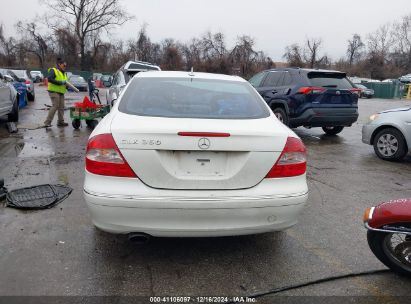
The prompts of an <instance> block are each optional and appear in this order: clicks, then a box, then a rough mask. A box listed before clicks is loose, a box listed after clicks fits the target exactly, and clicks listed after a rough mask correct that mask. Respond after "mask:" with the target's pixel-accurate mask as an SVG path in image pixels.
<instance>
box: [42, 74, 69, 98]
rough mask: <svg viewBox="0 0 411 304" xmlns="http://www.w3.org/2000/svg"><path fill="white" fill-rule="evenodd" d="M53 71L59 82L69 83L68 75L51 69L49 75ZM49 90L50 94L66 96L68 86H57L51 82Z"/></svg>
mask: <svg viewBox="0 0 411 304" xmlns="http://www.w3.org/2000/svg"><path fill="white" fill-rule="evenodd" d="M51 69H53V70H54V75H56V80H57V81H67V80H68V77H67V74H66V73H63V72H62V71H60V70H59V69H56V68H50V69H49V70H48V72H49V73H50V70H51ZM47 90H48V91H49V92H55V93H60V94H65V93H66V92H67V88H66V85H57V84H54V83H51V82H50V81H49V84H48V87H47Z"/></svg>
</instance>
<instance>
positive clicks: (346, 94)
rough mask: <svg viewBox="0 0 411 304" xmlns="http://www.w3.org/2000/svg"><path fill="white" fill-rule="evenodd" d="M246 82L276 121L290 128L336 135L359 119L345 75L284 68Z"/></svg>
mask: <svg viewBox="0 0 411 304" xmlns="http://www.w3.org/2000/svg"><path fill="white" fill-rule="evenodd" d="M249 82H250V83H251V84H252V85H253V86H254V87H255V88H256V90H257V91H258V92H259V93H260V94H261V96H262V97H263V98H264V99H265V101H266V102H267V104H268V105H269V106H270V108H271V109H272V110H273V112H274V114H275V115H276V116H277V118H278V119H279V120H280V121H281V122H283V123H284V124H285V125H288V126H290V127H292V128H296V127H299V126H305V127H308V128H312V127H322V129H323V130H324V132H325V133H327V134H329V135H335V134H338V133H340V132H341V131H342V130H343V129H344V127H349V126H351V125H352V124H353V123H354V122H356V121H357V119H358V96H359V93H360V90H359V89H357V88H356V87H355V86H354V85H353V84H352V83H351V82H350V81H349V80H348V79H347V77H346V74H345V73H342V72H338V71H328V70H312V69H300V68H284V69H271V70H266V71H263V72H261V73H258V74H257V75H255V76H253V77H252V78H251V79H250V80H249Z"/></svg>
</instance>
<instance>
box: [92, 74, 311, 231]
mask: <svg viewBox="0 0 411 304" xmlns="http://www.w3.org/2000/svg"><path fill="white" fill-rule="evenodd" d="M306 167H307V161H306V151H305V147H304V144H303V143H302V141H301V140H300V139H299V138H298V136H297V135H296V134H295V133H294V132H292V131H291V130H290V129H289V128H288V127H286V126H285V125H283V124H282V123H281V122H280V121H279V120H277V118H276V117H275V115H274V114H273V113H272V111H271V110H270V108H269V107H268V106H267V104H266V103H265V101H264V100H263V99H262V97H260V95H259V94H258V93H257V91H255V89H254V88H253V87H252V86H251V85H250V84H249V83H248V82H247V81H245V80H244V79H242V78H240V77H236V76H227V75H217V74H208V73H193V72H146V73H139V74H137V75H136V76H134V78H133V79H132V80H131V81H130V82H129V83H128V84H127V86H126V88H125V89H124V90H123V92H122V94H121V95H120V96H119V99H118V100H117V102H116V103H115V105H114V107H113V109H112V110H111V112H110V113H109V114H108V115H107V116H106V117H105V118H104V119H103V120H102V121H101V122H100V123H99V124H98V126H97V127H96V128H95V130H94V131H93V133H92V134H91V135H90V138H89V141H88V145H87V152H86V160H85V181H84V196H85V200H86V202H87V205H88V207H89V209H90V212H91V219H92V221H93V223H94V225H95V226H96V227H97V228H99V229H101V230H104V231H107V232H111V233H121V234H129V235H131V236H139V235H146V236H160V237H208V236H231V235H245V234H257V233H263V232H270V231H280V230H284V229H286V228H289V227H291V226H293V225H295V224H296V223H297V219H298V216H299V214H300V213H301V212H302V210H303V208H304V205H305V202H306V201H307V196H308V188H307V180H306Z"/></svg>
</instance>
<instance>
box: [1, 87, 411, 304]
mask: <svg viewBox="0 0 411 304" xmlns="http://www.w3.org/2000/svg"><path fill="white" fill-rule="evenodd" d="M83 95H84V94H76V93H70V94H68V95H67V104H68V105H69V104H70V103H74V102H77V101H80V100H81V99H82V96H83ZM100 95H101V96H102V100H104V101H105V97H104V91H101V92H100ZM44 104H50V100H49V97H48V95H47V92H46V89H45V87H39V86H36V101H35V102H33V103H30V104H29V106H28V107H27V108H25V109H22V110H21V112H20V114H21V119H20V130H19V132H18V133H17V134H9V133H8V132H7V130H6V129H5V127H4V125H5V120H4V118H3V120H0V177H3V178H4V179H5V184H6V186H7V187H8V188H9V189H15V188H19V187H25V186H29V185H36V184H42V183H65V184H68V185H69V186H71V187H72V188H73V189H74V191H73V193H72V194H71V196H70V197H69V198H68V199H67V200H66V201H64V202H63V203H62V204H60V205H58V206H57V207H55V208H53V209H50V210H44V211H34V212H21V211H17V210H13V209H10V208H4V207H3V205H0V206H1V207H0V230H1V232H2V237H1V238H0V248H1V250H0V269H1V273H2V275H1V276H0V294H1V295H19V296H22V295H48V296H62V295H71V296H74V295H76V296H78V295H80V296H86V295H97V296H100V295H113V296H117V295H127V296H154V295H156V296H158V295H162V296H195V295H197V296H200V295H201V296H211V295H213V296H221V295H250V294H253V293H256V292H260V291H265V290H269V289H273V288H276V287H281V286H286V285H291V284H296V283H303V282H306V281H310V280H316V279H319V278H324V277H328V276H335V275H339V274H347V273H352V272H360V271H368V270H377V269H384V265H382V264H381V263H380V262H379V261H378V260H377V259H376V258H375V257H374V256H373V254H372V253H371V251H370V250H369V248H368V245H367V241H366V230H365V229H364V228H363V226H362V221H361V219H362V213H363V211H364V209H365V208H366V207H369V206H371V205H375V204H376V203H378V202H380V201H384V200H389V199H394V198H404V197H411V157H410V156H408V157H407V158H406V159H405V160H404V161H403V162H401V163H391V162H384V161H382V160H380V159H378V158H377V157H376V155H375V154H374V151H373V148H372V147H371V146H367V145H364V144H363V143H362V142H361V127H362V124H363V123H364V122H365V121H366V120H367V118H368V117H369V115H371V114H372V113H374V112H377V111H380V110H384V109H389V108H395V107H401V106H406V105H411V102H410V101H406V100H381V99H369V100H368V99H367V100H365V99H361V100H360V102H359V105H360V110H359V111H360V118H359V120H358V122H357V123H356V124H355V125H353V126H352V127H351V128H346V129H345V130H344V131H343V132H342V133H341V134H340V135H338V136H325V135H323V132H322V130H321V129H310V130H308V129H304V128H298V129H296V130H295V131H296V133H297V134H298V135H299V136H300V137H301V138H302V139H303V141H304V143H305V144H306V146H307V149H308V159H309V168H308V181H309V189H310V196H309V201H308V204H307V207H306V209H305V211H304V213H303V215H302V217H301V219H300V222H299V224H298V225H297V226H295V227H293V228H292V229H289V230H287V231H285V232H279V233H269V234H263V235H256V236H244V237H229V238H198V239H175V238H170V239H160V238H157V239H153V240H152V241H151V242H150V243H148V244H146V245H135V244H132V243H130V242H128V240H127V238H126V237H125V236H115V235H110V234H106V233H103V232H99V231H98V230H96V229H95V228H94V227H93V226H92V224H91V222H90V219H89V215H88V210H87V208H86V205H85V203H84V200H83V194H82V185H83V157H84V153H85V145H86V142H87V139H88V136H89V134H90V130H89V129H88V128H86V127H85V126H83V127H82V128H81V129H80V130H78V131H76V130H74V129H73V128H72V127H71V124H70V125H69V127H66V128H57V127H56V126H53V127H52V128H51V130H49V131H46V129H37V130H29V129H31V128H32V127H33V126H34V125H35V124H40V123H42V122H43V121H44V118H45V116H46V114H47V112H46V111H44V110H43V108H44V107H45V106H44ZM55 119H56V118H55ZM66 119H67V121H68V122H70V119H69V113H68V111H66ZM54 124H55V121H54ZM25 128H26V129H25ZM410 282H411V281H410V280H409V279H405V278H403V277H399V276H397V275H395V274H392V273H384V274H378V275H374V276H368V277H360V278H351V279H345V280H340V281H334V282H328V283H324V284H320V285H315V286H310V287H306V288H300V289H295V290H291V291H288V292H284V293H283V294H282V295H287V296H346V295H349V296H375V297H379V300H381V302H386V300H387V299H390V298H391V297H394V296H411V289H410V288H409V286H410ZM265 299H266V300H267V298H265ZM262 301H263V300H262Z"/></svg>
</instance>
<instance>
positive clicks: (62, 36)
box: [0, 0, 411, 79]
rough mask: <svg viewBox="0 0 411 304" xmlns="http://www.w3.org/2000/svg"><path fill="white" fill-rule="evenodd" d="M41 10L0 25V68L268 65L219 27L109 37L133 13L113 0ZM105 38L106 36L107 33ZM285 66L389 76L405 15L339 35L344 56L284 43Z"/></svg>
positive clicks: (58, 3) (404, 43)
mask: <svg viewBox="0 0 411 304" xmlns="http://www.w3.org/2000/svg"><path fill="white" fill-rule="evenodd" d="M41 2H42V4H43V5H46V6H47V7H48V13H46V14H45V15H44V16H43V17H42V18H37V19H36V20H33V21H19V22H17V23H16V24H15V28H16V30H17V33H18V34H17V36H16V37H12V36H7V34H6V33H5V31H4V27H3V25H1V24H0V66H3V67H22V68H23V67H24V68H41V69H45V68H47V67H49V66H53V65H54V62H55V58H56V57H63V58H65V60H66V61H67V63H68V64H69V66H70V69H73V70H74V69H78V70H87V71H101V72H113V71H115V70H117V69H118V68H119V67H120V66H121V65H122V64H124V63H125V62H126V61H128V60H131V59H136V60H141V61H147V62H151V63H154V64H157V65H159V66H160V67H161V68H162V69H163V70H189V69H191V67H193V68H194V69H195V70H196V71H204V72H214V73H225V74H237V75H241V76H243V77H246V78H247V77H250V76H251V75H253V74H255V73H256V72H258V71H261V70H264V69H267V68H271V67H275V64H274V63H273V61H272V59H271V58H270V57H269V56H267V54H265V53H264V52H263V51H259V50H256V48H255V40H254V38H253V37H250V36H247V35H242V36H239V37H237V40H236V42H235V45H234V46H232V47H229V46H227V44H226V41H225V36H224V34H223V33H221V32H216V33H212V32H206V33H204V34H203V35H201V36H200V37H196V38H192V39H191V40H189V41H187V42H180V41H177V40H175V39H173V38H167V39H164V40H162V41H160V42H153V41H151V39H150V37H149V35H148V33H147V25H143V26H142V27H141V28H140V29H138V30H136V34H135V37H134V38H131V39H129V40H121V39H113V37H112V36H111V35H110V33H111V32H112V30H113V29H114V28H115V27H119V26H121V25H123V24H124V23H126V22H127V21H129V20H131V19H133V18H134V16H132V15H130V14H129V13H128V12H127V11H126V10H125V9H124V8H123V7H122V5H121V0H41ZM107 37H108V38H107ZM283 59H284V60H285V61H286V62H287V65H288V66H294V67H308V68H331V69H339V70H343V71H346V72H348V74H349V75H351V76H360V77H370V78H375V79H385V78H397V77H398V76H399V75H403V74H405V73H410V72H411V14H410V15H408V16H404V17H403V18H401V19H400V20H399V21H395V22H393V23H391V24H386V25H383V26H381V27H380V28H378V29H377V30H376V31H374V32H372V33H370V34H368V35H366V36H365V37H361V36H360V35H359V34H353V35H352V37H351V38H350V39H348V41H347V49H346V55H345V56H344V57H343V58H340V59H337V60H334V61H333V60H332V58H331V57H330V56H328V55H327V54H326V53H325V52H324V51H323V40H322V39H320V38H307V39H306V41H304V42H303V43H302V44H299V43H294V44H291V45H289V46H287V47H286V48H285V53H284V55H283Z"/></svg>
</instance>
